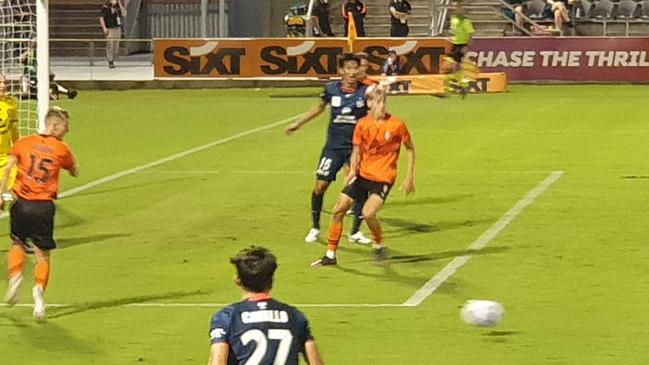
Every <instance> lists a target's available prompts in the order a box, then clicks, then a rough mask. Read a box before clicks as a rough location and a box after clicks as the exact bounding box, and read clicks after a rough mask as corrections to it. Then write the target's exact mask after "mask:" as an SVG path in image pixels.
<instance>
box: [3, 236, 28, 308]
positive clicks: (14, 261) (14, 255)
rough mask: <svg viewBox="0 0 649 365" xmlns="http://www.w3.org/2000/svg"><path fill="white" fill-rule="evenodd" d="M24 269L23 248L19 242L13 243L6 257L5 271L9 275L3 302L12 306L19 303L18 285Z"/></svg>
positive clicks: (21, 279) (20, 282)
mask: <svg viewBox="0 0 649 365" xmlns="http://www.w3.org/2000/svg"><path fill="white" fill-rule="evenodd" d="M24 268H25V248H24V246H23V244H22V243H21V242H16V241H13V242H12V243H11V247H10V248H9V254H8V257H7V269H8V273H9V286H8V287H7V294H6V295H5V302H7V304H11V305H14V304H16V303H18V301H19V292H20V285H21V284H22V281H23V269H24Z"/></svg>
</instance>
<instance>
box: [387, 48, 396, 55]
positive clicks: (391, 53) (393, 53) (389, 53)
mask: <svg viewBox="0 0 649 365" xmlns="http://www.w3.org/2000/svg"><path fill="white" fill-rule="evenodd" d="M389 55H395V56H396V55H397V51H395V50H393V49H391V50H389V51H388V56H389Z"/></svg>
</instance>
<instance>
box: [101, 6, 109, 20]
mask: <svg viewBox="0 0 649 365" xmlns="http://www.w3.org/2000/svg"><path fill="white" fill-rule="evenodd" d="M99 16H100V17H102V18H104V19H106V18H108V17H109V16H110V9H108V8H107V7H105V6H102V7H101V12H100V13H99Z"/></svg>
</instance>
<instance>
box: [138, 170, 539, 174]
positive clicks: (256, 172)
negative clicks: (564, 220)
mask: <svg viewBox="0 0 649 365" xmlns="http://www.w3.org/2000/svg"><path fill="white" fill-rule="evenodd" d="M148 173H149V174H161V175H217V174H241V175H306V174H315V170H312V171H308V170H157V171H149V172H148ZM547 173H548V170H501V171H479V170H457V171H450V170H448V171H444V170H417V174H420V175H421V174H430V175H453V174H467V175H470V174H481V175H485V174H492V175H500V174H508V175H509V174H511V175H516V174H521V175H524V174H547Z"/></svg>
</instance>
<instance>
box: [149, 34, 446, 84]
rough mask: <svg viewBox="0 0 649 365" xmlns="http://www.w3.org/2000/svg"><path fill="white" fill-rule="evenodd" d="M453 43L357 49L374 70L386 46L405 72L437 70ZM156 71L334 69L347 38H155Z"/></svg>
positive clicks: (377, 41) (374, 41) (232, 73)
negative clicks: (362, 53) (366, 58)
mask: <svg viewBox="0 0 649 365" xmlns="http://www.w3.org/2000/svg"><path fill="white" fill-rule="evenodd" d="M450 48H451V44H450V42H449V41H448V40H446V39H442V38H404V39H397V38H385V39H383V38H359V39H357V40H356V41H355V42H354V50H355V51H358V52H366V53H367V54H368V59H369V61H370V65H369V71H368V73H369V74H370V75H378V74H380V69H381V66H382V65H383V62H384V61H385V59H386V57H387V54H388V51H389V50H395V51H396V52H397V54H398V55H399V60H400V64H401V73H402V74H404V75H424V74H436V73H439V69H440V61H441V58H442V56H443V55H444V54H445V53H448V52H449V51H450ZM154 49H155V52H154V67H155V77H156V78H158V79H160V78H185V77H192V78H196V77H201V78H239V77H242V78H250V77H253V78H258V77H301V78H303V77H319V78H326V77H331V76H335V75H336V68H337V67H336V66H337V65H336V57H337V56H338V55H339V54H341V53H343V52H347V50H348V45H347V39H346V38H260V39H248V38H245V39H156V40H155V41H154Z"/></svg>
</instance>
